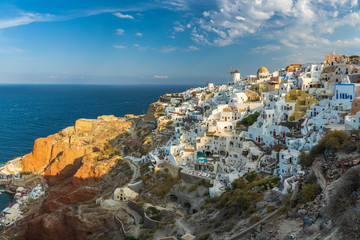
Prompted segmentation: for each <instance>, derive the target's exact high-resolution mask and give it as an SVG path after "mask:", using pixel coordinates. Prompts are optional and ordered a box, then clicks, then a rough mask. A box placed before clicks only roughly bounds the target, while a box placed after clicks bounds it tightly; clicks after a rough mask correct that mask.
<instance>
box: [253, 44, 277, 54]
mask: <svg viewBox="0 0 360 240" xmlns="http://www.w3.org/2000/svg"><path fill="white" fill-rule="evenodd" d="M280 49H281V46H279V45H264V46H260V47H256V48H253V49H251V52H252V53H261V54H265V53H268V52H273V51H278V50H280Z"/></svg>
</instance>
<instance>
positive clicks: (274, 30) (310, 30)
mask: <svg viewBox="0 0 360 240" xmlns="http://www.w3.org/2000/svg"><path fill="white" fill-rule="evenodd" d="M215 4H216V7H215V8H214V10H210V11H205V12H202V13H201V17H200V18H198V19H197V20H195V21H192V32H191V38H192V40H193V41H194V42H196V43H197V44H208V45H215V46H226V45H230V44H235V43H238V42H239V41H241V39H242V38H246V37H249V36H251V37H252V38H255V39H262V40H263V41H264V40H265V41H268V42H269V43H270V42H271V44H267V45H264V46H260V47H257V48H254V49H252V50H251V51H250V52H251V53H256V54H261V53H265V52H270V51H279V50H283V51H285V52H289V53H290V54H294V56H295V57H296V58H298V59H300V58H302V59H306V57H305V54H311V52H314V53H313V54H314V55H316V56H317V55H320V54H319V53H320V51H321V49H324V48H326V49H332V46H338V47H341V46H340V44H343V46H342V47H350V46H355V45H356V43H357V41H358V40H357V39H356V38H353V39H346V33H345V34H344V30H345V31H348V29H352V30H353V33H359V29H360V11H359V9H356V8H357V7H358V1H356V0H327V1H325V0H319V1H315V0H297V1H290V0H242V1H238V0H215ZM355 7H356V8H355ZM350 31H351V30H350ZM303 48H307V49H309V52H306V53H305V52H304V53H302V54H301V55H299V54H296V55H295V53H296V52H298V51H299V49H303ZM354 48H356V47H354ZM315 51H316V53H315ZM322 54H323V53H322Z"/></svg>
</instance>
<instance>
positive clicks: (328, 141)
mask: <svg viewBox="0 0 360 240" xmlns="http://www.w3.org/2000/svg"><path fill="white" fill-rule="evenodd" d="M353 145H354V144H353V142H352V141H351V138H350V136H349V134H347V133H345V132H343V131H337V130H335V131H332V132H329V133H328V134H326V135H325V136H324V137H323V138H322V139H321V140H320V141H319V143H318V144H317V145H316V146H314V147H313V148H312V149H311V150H310V153H309V154H306V153H304V152H302V153H301V154H300V157H299V164H300V166H301V167H302V168H309V167H311V165H312V164H313V162H314V160H315V159H316V157H318V156H320V155H323V154H324V153H325V151H331V152H333V153H336V152H338V151H340V150H344V151H346V152H348V153H350V152H352V151H355V150H356V147H355V146H353Z"/></svg>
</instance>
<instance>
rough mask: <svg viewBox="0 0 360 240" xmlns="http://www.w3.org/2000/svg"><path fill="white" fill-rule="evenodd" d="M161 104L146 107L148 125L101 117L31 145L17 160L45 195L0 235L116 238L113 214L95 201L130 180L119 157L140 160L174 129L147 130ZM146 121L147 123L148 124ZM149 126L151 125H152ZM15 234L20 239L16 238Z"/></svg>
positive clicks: (126, 166) (131, 119)
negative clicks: (43, 185)
mask: <svg viewBox="0 0 360 240" xmlns="http://www.w3.org/2000/svg"><path fill="white" fill-rule="evenodd" d="M161 108H162V106H157V105H156V104H155V105H154V108H152V107H150V108H149V113H148V114H147V115H148V116H151V117H150V118H149V119H150V122H149V121H146V120H144V117H142V116H134V115H127V116H125V118H116V117H114V116H102V117H98V118H97V119H93V120H88V119H80V120H77V121H76V123H75V126H71V127H68V128H65V129H63V130H62V131H60V132H59V133H57V134H54V135H50V136H48V137H46V138H40V139H37V140H36V141H35V144H34V149H33V151H32V152H31V153H30V154H28V155H26V156H25V157H23V160H22V168H23V171H24V172H25V173H29V176H26V178H24V179H29V181H27V180H24V179H23V180H22V182H23V183H22V184H23V186H24V187H26V186H31V185H33V184H34V183H33V182H30V181H33V179H41V181H45V180H46V181H47V183H48V185H49V189H48V190H47V192H46V194H45V197H44V198H42V199H39V200H36V201H35V202H34V203H32V204H30V209H29V210H28V211H27V212H26V213H25V216H24V218H23V219H21V220H19V221H18V222H17V223H16V224H15V225H13V226H12V227H11V228H9V229H5V231H2V232H1V235H2V236H6V237H8V238H9V239H12V238H16V239H52V240H53V239H55V240H56V239H59V240H63V239H69V240H71V239H99V238H102V237H106V238H109V239H121V237H120V235H119V234H120V233H119V226H118V225H117V224H116V222H115V221H114V219H113V212H112V211H110V210H106V209H104V208H101V207H100V206H99V205H98V204H96V203H95V199H96V198H98V197H105V198H109V197H110V196H111V194H112V193H113V191H114V189H115V188H116V187H121V186H123V185H124V184H125V183H127V182H128V181H130V179H131V177H132V175H133V170H132V168H131V166H130V165H129V164H128V163H127V161H124V160H121V157H123V156H127V155H133V156H136V157H140V156H142V155H143V154H147V153H148V152H149V151H151V150H152V149H154V148H156V147H159V146H162V145H163V144H164V143H165V142H166V141H168V139H169V138H170V137H171V136H172V134H173V133H174V126H170V125H169V126H164V127H163V128H161V129H158V131H156V133H155V132H153V130H154V129H155V127H156V122H157V118H158V116H159V114H160V113H161ZM149 119H148V120H149ZM154 123H155V124H154ZM19 236H20V237H19Z"/></svg>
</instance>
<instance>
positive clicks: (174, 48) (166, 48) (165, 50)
mask: <svg viewBox="0 0 360 240" xmlns="http://www.w3.org/2000/svg"><path fill="white" fill-rule="evenodd" d="M176 50H178V48H177V47H171V46H166V47H163V48H162V49H161V50H160V52H161V53H172V52H175V51H176Z"/></svg>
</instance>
